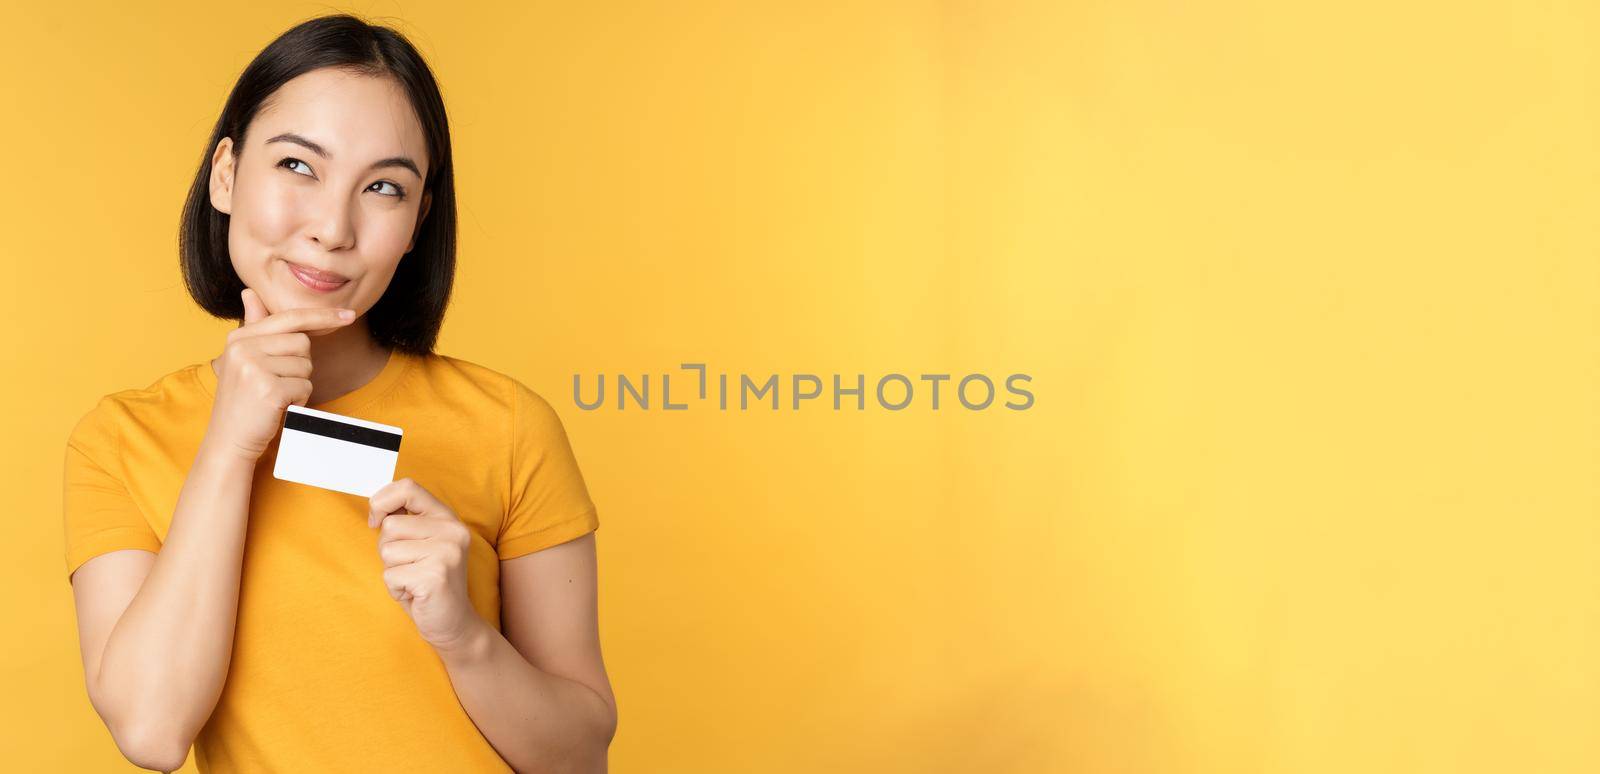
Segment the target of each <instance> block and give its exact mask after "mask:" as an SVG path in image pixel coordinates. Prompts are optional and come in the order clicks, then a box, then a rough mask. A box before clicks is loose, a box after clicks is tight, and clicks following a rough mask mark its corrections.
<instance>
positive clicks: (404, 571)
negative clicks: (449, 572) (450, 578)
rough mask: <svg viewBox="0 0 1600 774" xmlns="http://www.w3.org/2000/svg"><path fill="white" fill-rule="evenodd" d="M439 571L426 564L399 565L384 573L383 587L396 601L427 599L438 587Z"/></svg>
mask: <svg viewBox="0 0 1600 774" xmlns="http://www.w3.org/2000/svg"><path fill="white" fill-rule="evenodd" d="M438 578H439V571H438V570H437V569H435V568H433V567H430V566H428V565H426V564H421V563H419V562H412V563H410V564H399V565H395V566H394V567H390V568H388V569H386V570H384V571H383V585H385V586H388V587H389V596H391V597H394V598H395V599H396V600H400V601H406V600H413V599H427V597H428V595H429V594H430V593H431V592H432V591H433V589H434V588H436V587H437V586H438Z"/></svg>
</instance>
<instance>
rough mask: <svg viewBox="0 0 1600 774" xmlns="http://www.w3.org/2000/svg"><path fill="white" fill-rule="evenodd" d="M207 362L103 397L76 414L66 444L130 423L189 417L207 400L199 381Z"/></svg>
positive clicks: (92, 438) (99, 436)
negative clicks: (141, 385) (200, 373)
mask: <svg viewBox="0 0 1600 774" xmlns="http://www.w3.org/2000/svg"><path fill="white" fill-rule="evenodd" d="M210 367H211V366H210V363H209V362H200V363H191V364H189V365H186V366H183V367H181V368H177V369H174V370H171V371H168V372H167V373H164V374H162V375H161V376H159V377H156V378H155V379H154V380H153V381H149V382H147V383H146V384H145V386H143V387H126V388H122V389H117V390H113V391H111V392H107V393H104V394H102V395H100V396H99V397H98V398H96V399H95V400H94V402H93V403H92V404H90V405H88V406H87V407H86V408H85V409H84V410H83V411H82V412H81V413H79V415H78V417H77V420H76V422H75V423H74V425H73V429H72V431H71V433H70V434H69V436H68V438H69V440H68V442H69V443H72V444H88V443H94V442H100V441H104V440H106V439H109V438H111V437H114V436H116V435H117V434H118V429H119V428H120V427H121V426H123V425H127V424H129V423H138V424H141V425H145V426H152V425H157V424H160V423H162V422H167V421H170V418H171V417H170V416H163V415H172V416H180V417H181V416H185V415H189V414H192V413H193V412H194V409H195V407H196V405H199V404H203V403H204V402H205V399H206V392H205V387H204V385H203V384H202V383H201V380H200V379H199V378H198V371H199V369H200V368H210Z"/></svg>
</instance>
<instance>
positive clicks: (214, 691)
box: [72, 439, 256, 771]
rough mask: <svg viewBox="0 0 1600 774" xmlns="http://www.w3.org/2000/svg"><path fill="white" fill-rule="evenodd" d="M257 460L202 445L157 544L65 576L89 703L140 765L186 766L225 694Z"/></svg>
mask: <svg viewBox="0 0 1600 774" xmlns="http://www.w3.org/2000/svg"><path fill="white" fill-rule="evenodd" d="M255 465H256V460H254V459H250V458H248V457H247V456H246V455H242V454H239V453H235V452H233V451H231V450H229V449H226V448H223V447H222V445H220V444H213V443H212V442H211V441H210V440H209V439H208V440H207V441H206V442H203V443H202V444H201V447H200V450H199V452H198V453H197V454H196V456H195V462H194V465H193V467H191V468H190V470H189V475H188V477H187V478H186V479H185V480H184V484H183V490H182V492H181V493H180V494H179V497H178V504H177V508H176V509H175V510H174V512H173V516H172V526H171V528H170V529H169V530H168V532H167V537H166V540H165V541H164V542H163V543H162V546H161V551H160V552H159V553H156V554H151V553H150V552H148V551H114V552H111V553H107V554H102V555H100V556H97V557H95V558H93V559H91V560H89V561H88V562H85V563H84V564H83V566H82V567H79V568H78V570H77V571H76V572H75V573H73V575H72V590H73V597H74V600H75V604H76V606H77V612H78V633H79V646H80V649H81V650H82V654H83V668H84V677H85V682H86V683H87V685H88V690H89V701H90V703H91V704H93V705H94V708H95V711H96V712H98V713H99V714H100V717H101V718H102V719H103V720H104V721H105V723H106V726H107V728H108V729H110V731H111V735H112V738H113V739H115V740H116V743H117V747H118V749H120V750H121V751H122V753H123V755H125V756H127V758H128V760H130V761H132V762H134V763H135V764H138V765H140V766H143V767H145V768H150V769H158V770H161V771H171V770H173V769H176V768H178V767H180V766H182V765H183V761H184V759H185V758H186V757H187V756H188V754H189V745H190V744H191V743H192V742H193V740H194V737H195V736H196V735H197V734H198V733H199V732H200V728H201V727H202V726H204V725H205V722H206V720H207V719H208V718H209V717H210V716H211V711H212V710H213V709H215V708H216V704H217V699H218V697H220V696H221V694H222V685H223V681H224V679H225V678H226V676H227V673H228V663H229V661H230V659H231V657H232V653H233V632H234V623H235V620H236V618H235V616H236V614H237V611H238V603H239V568H240V563H241V561H242V557H243V554H244V540H245V526H246V523H247V518H248V508H249V500H250V489H251V484H252V481H253V476H254V474H255Z"/></svg>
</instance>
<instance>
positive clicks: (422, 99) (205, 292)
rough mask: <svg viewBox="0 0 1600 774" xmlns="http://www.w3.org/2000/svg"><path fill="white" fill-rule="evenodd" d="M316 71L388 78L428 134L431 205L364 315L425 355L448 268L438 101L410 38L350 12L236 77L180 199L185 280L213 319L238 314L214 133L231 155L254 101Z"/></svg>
mask: <svg viewBox="0 0 1600 774" xmlns="http://www.w3.org/2000/svg"><path fill="white" fill-rule="evenodd" d="M322 67H337V68H341V69H344V70H349V71H352V72H356V73H360V74H363V75H371V76H375V77H390V78H393V79H394V80H396V81H397V82H399V84H400V85H401V87H402V88H403V89H404V90H405V92H406V94H407V96H408V97H409V98H410V102H411V107H412V108H413V109H414V110H415V111H416V114H417V119H418V121H419V122H420V123H421V124H422V132H423V134H424V135H425V136H426V137H427V141H428V178H427V179H426V180H424V181H423V183H422V187H423V190H424V191H428V192H431V196H432V203H431V204H430V205H429V209H428V212H427V214H426V216H425V217H424V218H423V223H422V225H421V228H420V229H419V230H418V232H417V236H416V241H415V242H414V243H413V244H412V250H411V251H410V252H409V253H407V254H406V255H405V256H403V257H402V258H401V260H400V263H399V265H398V266H396V267H395V273H394V277H393V278H392V279H391V280H390V281H389V287H388V288H387V289H385V290H384V293H383V296H382V297H381V298H379V299H378V302H377V303H376V304H374V305H373V307H372V309H371V310H369V311H368V312H367V325H368V327H369V328H370V329H371V331H372V337H373V339H374V340H376V341H377V342H378V343H379V344H381V345H383V346H385V347H388V348H392V349H398V350H401V351H403V352H407V353H411V354H416V355H426V354H430V353H432V351H433V347H434V343H435V342H436V341H437V339H438V337H439V328H440V326H441V325H442V324H443V322H444V311H445V307H446V306H447V305H448V304H449V301H450V288H451V285H452V284H453V282H454V280H455V270H456V197H455V176H454V174H453V171H452V164H451V161H450V126H449V123H448V121H447V120H446V117H445V109H444V99H443V98H442V97H441V96H440V94H439V85H438V83H437V82H435V81H434V78H433V72H432V71H431V70H429V68H428V65H427V63H426V62H425V61H423V59H422V55H421V54H419V53H417V50H416V48H415V47H413V46H412V45H411V43H410V41H408V40H406V38H405V37H404V36H402V35H401V34H400V33H399V32H396V31H395V30H393V29H390V28H388V27H382V26H377V25H372V24H368V23H366V22H365V21H362V20H361V19H359V18H357V17H355V16H352V15H350V14H335V15H330V16H323V17H320V18H316V19H311V20H309V21H305V22H302V23H300V24H298V25H296V26H295V27H293V28H292V29H290V30H288V31H287V32H285V33H283V34H282V35H280V36H278V38H277V39H276V40H274V41H272V43H270V44H268V45H267V47H266V48H264V49H262V50H261V53H259V54H257V55H256V58H255V59H254V60H252V61H251V62H250V65H249V66H248V67H246V68H245V70H244V72H243V73H242V74H240V76H239V80H238V82H237V83H235V84H234V86H233V91H232V92H231V93H230V94H229V95H228V102H227V104H226V105H225V106H224V107H223V109H222V116H221V117H220V118H218V119H217V124H216V127H215V128H214V129H212V131H211V139H210V141H208V142H207V143H206V149H205V152H204V153H203V154H202V155H201V160H200V170H199V171H198V172H196V173H195V176H194V184H193V185H192V186H190V188H189V197H188V199H187V200H186V201H185V202H184V205H183V218H182V222H181V223H180V225H179V227H178V253H179V256H180V258H179V261H180V263H181V264H182V269H183V282H184V285H185V286H187V287H188V289H189V295H190V296H191V297H193V298H194V300H195V302H196V303H198V304H200V308H202V309H204V310H206V312H208V313H210V314H211V315H212V316H213V317H219V318H223V319H227V320H243V319H244V302H243V301H242V300H241V299H240V298H239V293H240V291H242V290H244V287H245V286H244V282H243V281H242V280H240V279H239V274H238V272H235V271H234V269H233V261H232V259H231V258H230V257H229V252H228V220H229V216H228V215H227V214H225V213H223V212H221V211H219V210H217V209H216V208H215V207H212V206H211V155H212V152H213V151H215V150H216V148H217V143H219V142H221V141H222V138H224V137H232V138H233V154H234V158H235V159H237V158H238V157H239V155H240V154H241V153H242V152H243V149H244V145H245V142H244V137H245V132H246V131H247V130H248V129H249V127H250V121H251V119H253V118H254V117H255V115H256V113H257V112H258V111H259V110H260V108H261V105H262V103H263V102H264V101H265V100H266V99H267V98H268V97H269V96H271V95H272V93H273V92H275V91H277V90H278V88H279V87H281V86H283V85H284V84H285V83H287V82H288V81H289V80H290V79H292V78H294V77H296V76H299V75H302V74H304V73H307V72H310V71H312V70H316V69H318V68H322ZM419 201H420V192H419Z"/></svg>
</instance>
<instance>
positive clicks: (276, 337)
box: [241, 329, 311, 358]
mask: <svg viewBox="0 0 1600 774" xmlns="http://www.w3.org/2000/svg"><path fill="white" fill-rule="evenodd" d="M241 330H243V329H241ZM241 341H243V342H245V344H246V345H247V346H250V347H253V348H255V350H256V351H257V352H260V353H261V354H263V355H286V356H292V357H303V358H310V357H311V339H310V338H309V337H308V336H307V335H306V334H305V332H303V331H295V332H294V333H274V334H271V335H267V336H246V337H245V338H244V339H242V340H241Z"/></svg>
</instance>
